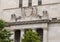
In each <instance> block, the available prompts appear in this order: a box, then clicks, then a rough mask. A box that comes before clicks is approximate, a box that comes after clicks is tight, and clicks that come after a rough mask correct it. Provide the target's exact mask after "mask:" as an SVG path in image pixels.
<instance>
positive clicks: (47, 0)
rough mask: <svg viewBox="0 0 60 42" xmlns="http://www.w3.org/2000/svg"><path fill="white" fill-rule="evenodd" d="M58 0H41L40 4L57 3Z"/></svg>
mask: <svg viewBox="0 0 60 42" xmlns="http://www.w3.org/2000/svg"><path fill="white" fill-rule="evenodd" d="M58 2H60V0H42V4H51V3H58Z"/></svg>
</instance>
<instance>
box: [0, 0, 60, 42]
mask: <svg viewBox="0 0 60 42" xmlns="http://www.w3.org/2000/svg"><path fill="white" fill-rule="evenodd" d="M0 18H1V19H3V20H4V21H5V22H6V27H5V28H6V29H8V30H10V31H11V33H13V35H12V36H11V38H12V39H14V40H13V42H21V39H22V38H23V34H24V31H25V30H26V29H29V28H31V29H32V30H33V31H37V33H38V34H39V35H41V37H42V38H41V39H42V41H41V42H60V0H0Z"/></svg>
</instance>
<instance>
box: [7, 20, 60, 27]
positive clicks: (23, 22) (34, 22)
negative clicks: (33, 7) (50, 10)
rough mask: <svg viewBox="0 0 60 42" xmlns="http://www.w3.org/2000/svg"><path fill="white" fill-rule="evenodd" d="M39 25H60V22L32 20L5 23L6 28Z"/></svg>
mask: <svg viewBox="0 0 60 42" xmlns="http://www.w3.org/2000/svg"><path fill="white" fill-rule="evenodd" d="M41 23H48V24H50V23H60V20H33V21H22V22H21V21H19V22H6V26H15V25H28V24H41Z"/></svg>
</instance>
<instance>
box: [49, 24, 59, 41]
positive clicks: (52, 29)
mask: <svg viewBox="0 0 60 42" xmlns="http://www.w3.org/2000/svg"><path fill="white" fill-rule="evenodd" d="M48 42H60V23H54V24H50V25H49V31H48Z"/></svg>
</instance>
